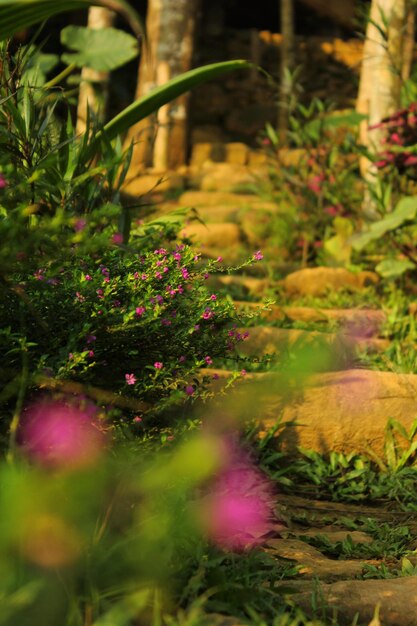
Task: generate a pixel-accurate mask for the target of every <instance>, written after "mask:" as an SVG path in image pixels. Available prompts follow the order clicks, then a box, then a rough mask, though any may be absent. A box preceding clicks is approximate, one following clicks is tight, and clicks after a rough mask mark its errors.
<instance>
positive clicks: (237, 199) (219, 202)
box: [177, 190, 275, 210]
mask: <svg viewBox="0 0 417 626" xmlns="http://www.w3.org/2000/svg"><path fill="white" fill-rule="evenodd" d="M177 202H178V204H179V205H180V206H186V207H187V206H189V207H195V208H199V207H209V206H224V205H233V207H236V208H248V207H250V208H265V209H271V210H272V209H273V208H274V207H275V203H274V202H271V201H269V200H262V198H259V196H257V195H252V194H248V193H232V192H226V191H197V190H195V191H194V190H193V191H185V192H184V193H182V194H181V195H180V197H179V198H178V200H177Z"/></svg>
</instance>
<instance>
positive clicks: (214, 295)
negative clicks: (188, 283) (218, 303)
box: [210, 293, 217, 302]
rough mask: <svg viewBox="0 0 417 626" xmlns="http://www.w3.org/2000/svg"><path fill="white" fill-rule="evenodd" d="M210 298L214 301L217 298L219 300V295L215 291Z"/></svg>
mask: <svg viewBox="0 0 417 626" xmlns="http://www.w3.org/2000/svg"><path fill="white" fill-rule="evenodd" d="M210 300H213V302H214V301H215V300H217V296H216V294H214V293H213V294H212V295H211V296H210Z"/></svg>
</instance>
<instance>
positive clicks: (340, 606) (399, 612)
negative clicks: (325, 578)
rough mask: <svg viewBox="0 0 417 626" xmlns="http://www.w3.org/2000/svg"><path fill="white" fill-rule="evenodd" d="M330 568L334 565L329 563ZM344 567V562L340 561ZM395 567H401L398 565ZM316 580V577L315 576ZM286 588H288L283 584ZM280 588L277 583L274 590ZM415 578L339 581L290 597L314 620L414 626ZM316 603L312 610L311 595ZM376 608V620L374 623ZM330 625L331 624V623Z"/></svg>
mask: <svg viewBox="0 0 417 626" xmlns="http://www.w3.org/2000/svg"><path fill="white" fill-rule="evenodd" d="M332 562H333V563H334V564H335V563H338V562H337V561H334V560H333V561H332ZM343 563H345V561H343ZM399 567H401V565H400V564H399ZM318 576H320V574H318ZM285 584H286V586H287V587H288V586H292V585H290V584H289V582H288V581H286V583H285ZM280 586H282V587H284V584H283V583H278V585H276V588H277V589H278V590H279V588H280ZM416 586H417V576H416V575H414V576H405V577H404V576H401V577H400V578H392V579H387V580H339V581H337V582H333V583H322V584H320V585H318V586H317V583H316V584H315V585H314V586H312V585H311V584H310V586H309V585H304V589H303V588H300V593H295V594H293V595H291V597H292V600H293V602H294V603H295V604H296V606H299V607H301V608H302V609H303V611H305V613H306V614H307V615H308V616H310V617H312V618H313V619H315V617H316V616H317V614H320V615H322V614H327V615H329V616H330V615H332V616H333V615H334V613H336V616H337V618H336V619H337V624H340V626H351V624H353V623H355V624H356V623H359V624H369V626H371V625H372V626H374V625H375V626H379V625H384V626H385V625H387V626H394V625H395V626H417V594H416V593H415V590H416ZM313 592H314V596H315V598H316V601H315V602H314V606H312V593H313ZM377 606H379V619H378V620H376V619H374V616H375V609H376V607H377ZM332 623H333V622H332Z"/></svg>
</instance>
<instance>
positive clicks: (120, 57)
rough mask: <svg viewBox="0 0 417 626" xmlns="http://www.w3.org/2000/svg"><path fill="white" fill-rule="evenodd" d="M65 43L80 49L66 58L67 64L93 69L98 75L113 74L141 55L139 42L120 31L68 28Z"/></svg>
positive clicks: (64, 55) (64, 59)
mask: <svg viewBox="0 0 417 626" xmlns="http://www.w3.org/2000/svg"><path fill="white" fill-rule="evenodd" d="M61 43H63V44H64V45H66V46H68V48H70V49H71V50H76V52H75V53H73V54H71V53H65V54H63V55H62V57H61V58H62V60H63V61H64V62H65V63H67V64H68V65H71V64H72V63H74V64H75V65H76V66H77V67H81V68H82V67H91V68H92V69H94V70H97V71H98V72H111V71H112V70H114V69H116V68H117V67H121V66H122V65H124V64H125V63H127V62H128V61H131V60H132V59H134V58H135V57H136V56H137V55H138V53H139V50H138V42H137V39H135V37H132V35H129V34H128V33H124V32H123V31H122V30H118V29H116V28H100V29H92V28H86V27H84V26H67V27H66V28H64V29H63V30H62V31H61Z"/></svg>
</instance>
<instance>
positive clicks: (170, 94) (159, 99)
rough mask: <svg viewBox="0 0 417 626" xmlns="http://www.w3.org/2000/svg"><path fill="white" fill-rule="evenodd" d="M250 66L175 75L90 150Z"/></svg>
mask: <svg viewBox="0 0 417 626" xmlns="http://www.w3.org/2000/svg"><path fill="white" fill-rule="evenodd" d="M0 1H1V0H0ZM250 67H253V66H252V64H251V63H248V62H247V61H241V60H238V61H225V62H223V63H212V64H210V65H203V66H202V67H199V68H197V69H194V70H190V71H189V72H185V73H184V74H181V75H180V76H176V77H175V78H172V79H171V80H170V81H168V82H167V83H165V84H164V85H161V86H160V87H157V88H156V89H153V90H152V91H151V92H149V93H148V94H146V95H145V96H143V97H142V98H139V99H138V100H136V101H135V102H133V103H132V104H130V105H129V106H128V107H126V108H125V109H123V111H121V113H119V114H118V115H116V116H115V117H114V118H113V119H112V120H110V122H108V123H107V124H106V125H105V126H104V129H103V131H101V132H99V133H97V136H96V138H95V141H94V142H92V144H91V145H90V151H91V152H93V150H97V148H98V145H99V142H100V140H101V138H102V136H103V134H105V135H106V138H107V140H109V141H111V140H112V139H114V138H115V137H117V136H118V135H121V134H123V133H125V132H126V131H127V130H128V129H129V128H130V127H131V126H133V125H134V124H137V122H140V120H143V119H144V118H146V117H148V115H150V114H151V113H154V112H155V111H157V110H158V109H159V108H160V107H161V106H163V105H164V104H167V103H168V102H171V101H172V100H175V98H178V96H181V95H182V94H183V93H185V92H187V91H189V90H190V89H192V88H193V87H196V86H197V85H200V84H202V83H205V82H207V81H208V80H211V79H212V78H217V77H218V76H220V75H221V74H225V73H226V72H231V71H233V70H241V69H247V68H250Z"/></svg>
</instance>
